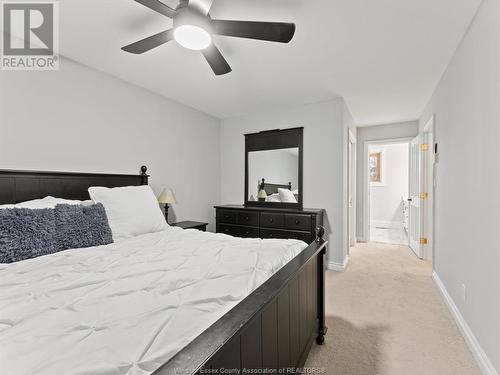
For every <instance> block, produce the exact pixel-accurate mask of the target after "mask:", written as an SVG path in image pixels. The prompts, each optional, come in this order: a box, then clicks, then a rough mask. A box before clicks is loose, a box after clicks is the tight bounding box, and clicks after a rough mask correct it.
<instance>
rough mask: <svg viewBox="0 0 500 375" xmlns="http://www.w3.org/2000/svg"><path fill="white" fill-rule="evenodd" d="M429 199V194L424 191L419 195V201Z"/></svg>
mask: <svg viewBox="0 0 500 375" xmlns="http://www.w3.org/2000/svg"><path fill="white" fill-rule="evenodd" d="M427 198H429V193H428V192H426V191H424V192H422V193H420V199H427Z"/></svg>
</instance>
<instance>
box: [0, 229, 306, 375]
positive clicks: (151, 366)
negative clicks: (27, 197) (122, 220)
mask: <svg viewBox="0 0 500 375" xmlns="http://www.w3.org/2000/svg"><path fill="white" fill-rule="evenodd" d="M306 246H307V245H306V244H305V243H304V242H302V241H296V240H261V239H242V238H234V237H230V236H226V235H223V234H214V233H204V232H200V231H196V230H182V229H179V228H169V229H168V230H165V231H162V232H158V233H153V234H147V235H142V236H138V237H134V238H131V239H127V240H125V241H122V242H120V243H116V244H111V245H107V246H100V247H93V248H85V249H72V250H66V251H63V252H60V253H56V254H51V255H47V256H42V257H39V258H34V259H29V260H25V261H22V262H18V263H12V264H1V265H0V373H1V374H8V375H11V374H12V375H17V374H49V375H54V374H99V375H102V374H150V373H152V372H153V371H154V370H156V369H157V368H158V367H160V366H161V365H162V364H163V363H165V362H167V361H168V360H169V359H170V358H171V357H172V356H174V355H175V354H176V353H177V352H178V351H180V350H181V349H182V348H183V347H185V346H186V345H187V344H188V343H189V342H191V341H192V340H193V339H194V338H195V337H196V336H198V335H199V334H200V333H202V332H203V331H204V330H205V329H207V328H208V327H209V326H210V325H212V324H213V323H214V322H215V321H217V320H218V319H219V318H220V317H222V316H223V315H224V314H225V313H227V312H228V311H229V310H230V309H231V308H233V307H234V306H235V305H237V304H238V303H239V302H240V301H241V300H243V299H244V298H245V297H246V296H248V295H249V294H250V293H251V292H252V291H253V290H255V289H256V288H257V287H258V286H259V285H261V284H262V283H263V282H264V281H266V280H267V279H268V278H269V277H270V276H272V275H273V274H274V273H275V272H276V271H278V270H279V269H280V268H281V267H283V265H285V264H286V263H288V262H289V261H290V260H291V259H292V258H293V257H295V256H296V255H297V254H298V253H300V251H302V250H303V249H304V248H305V247H306Z"/></svg>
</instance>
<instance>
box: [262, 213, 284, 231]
mask: <svg viewBox="0 0 500 375" xmlns="http://www.w3.org/2000/svg"><path fill="white" fill-rule="evenodd" d="M260 226H261V227H267V228H284V227H285V216H284V215H283V214H276V213H270V212H261V214H260Z"/></svg>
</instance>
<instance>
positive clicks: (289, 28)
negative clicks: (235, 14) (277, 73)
mask: <svg viewBox="0 0 500 375" xmlns="http://www.w3.org/2000/svg"><path fill="white" fill-rule="evenodd" d="M212 27H213V33H214V34H219V35H227V36H235V37H238V38H248V39H259V40H267V41H270V42H280V43H288V42H289V41H290V40H292V38H293V35H294V34H295V24H294V23H285V22H254V21H230V20H212Z"/></svg>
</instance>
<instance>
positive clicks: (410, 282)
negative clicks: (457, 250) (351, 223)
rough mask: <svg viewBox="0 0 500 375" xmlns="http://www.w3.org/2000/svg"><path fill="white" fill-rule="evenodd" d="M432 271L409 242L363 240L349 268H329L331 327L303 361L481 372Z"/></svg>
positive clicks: (353, 373) (399, 371)
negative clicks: (365, 242) (320, 344)
mask: <svg viewBox="0 0 500 375" xmlns="http://www.w3.org/2000/svg"><path fill="white" fill-rule="evenodd" d="M431 272H432V270H431V264H430V262H424V261H420V260H418V259H417V258H416V257H415V255H414V254H413V253H412V252H411V250H410V249H409V248H408V247H406V246H397V245H386V244H379V243H368V244H358V246H357V247H356V248H354V249H353V250H352V251H351V254H350V263H349V266H348V269H347V271H346V272H345V273H337V272H333V271H328V272H327V281H326V282H327V285H326V294H327V302H326V303H327V305H326V314H327V325H328V328H329V329H328V333H327V336H326V342H325V345H324V346H321V347H320V346H317V345H313V348H312V350H311V354H310V356H309V359H308V361H307V363H306V366H307V367H309V366H312V364H314V367H320V368H322V367H323V368H326V369H327V373H328V374H336V375H403V374H404V375H417V374H418V375H479V374H480V372H479V369H478V368H477V366H476V364H475V362H474V360H473V358H472V355H471V353H470V352H469V350H468V348H467V346H466V344H465V342H464V340H463V338H462V336H461V334H460V332H459V331H458V328H457V327H456V325H455V322H454V321H453V318H452V317H451V315H450V313H449V311H448V309H447V307H446V305H445V304H444V302H443V301H442V299H441V296H440V294H439V291H438V289H437V287H436V286H435V284H434V281H433V280H432V279H431Z"/></svg>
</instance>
